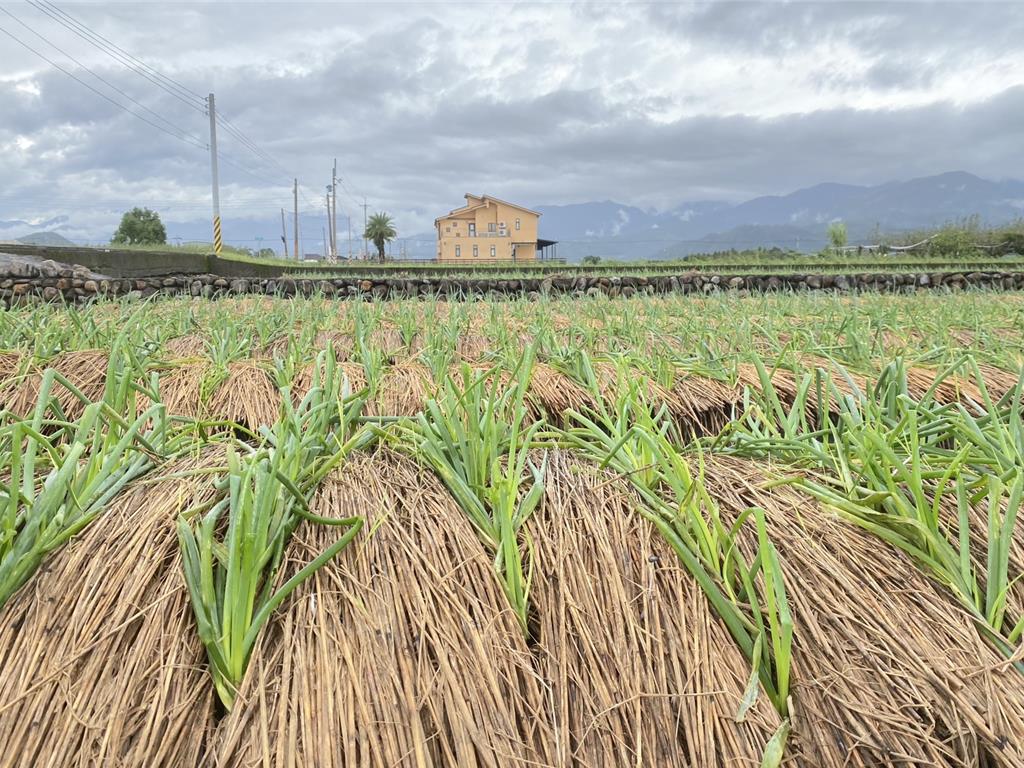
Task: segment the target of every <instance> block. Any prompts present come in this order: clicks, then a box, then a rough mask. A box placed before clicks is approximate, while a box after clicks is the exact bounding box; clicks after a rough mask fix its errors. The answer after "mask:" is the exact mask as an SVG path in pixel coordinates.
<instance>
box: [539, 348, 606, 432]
mask: <svg viewBox="0 0 1024 768" xmlns="http://www.w3.org/2000/svg"><path fill="white" fill-rule="evenodd" d="M528 396H529V398H530V399H531V400H534V401H536V402H537V403H539V404H540V406H541V408H543V409H544V411H545V412H546V413H547V414H548V416H549V417H551V419H552V421H555V422H559V423H560V422H563V421H564V419H565V413H566V412H567V411H569V410H570V409H571V410H574V411H576V412H577V413H588V412H591V411H595V410H597V403H596V402H595V401H594V398H593V396H592V395H591V394H590V392H588V391H587V390H586V389H585V388H584V387H582V386H580V385H579V384H578V383H576V382H575V381H574V380H573V379H572V378H570V377H569V376H566V375H565V374H564V373H562V372H561V371H559V370H558V369H557V368H554V367H552V366H551V365H548V364H547V363H535V364H534V366H533V371H532V372H531V374H530V385H529V389H528Z"/></svg>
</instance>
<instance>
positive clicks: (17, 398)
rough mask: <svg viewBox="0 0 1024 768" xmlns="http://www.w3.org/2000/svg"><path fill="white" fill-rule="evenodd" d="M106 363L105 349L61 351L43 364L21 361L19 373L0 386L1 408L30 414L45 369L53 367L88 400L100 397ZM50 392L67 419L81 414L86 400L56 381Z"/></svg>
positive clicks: (104, 379) (100, 398)
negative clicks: (83, 400) (82, 399)
mask: <svg viewBox="0 0 1024 768" xmlns="http://www.w3.org/2000/svg"><path fill="white" fill-rule="evenodd" d="M108 362H109V358H108V355H107V352H105V351H103V350H99V349H86V350H78V351H74V352H63V353H61V354H60V355H58V356H57V357H55V358H54V359H53V360H51V361H50V362H49V363H48V364H46V365H45V366H43V365H39V364H36V363H32V362H28V363H23V364H22V366H23V367H22V369H21V370H20V372H19V373H16V374H15V375H13V376H11V377H10V378H8V379H7V381H6V382H5V383H4V384H3V386H2V387H0V408H2V409H5V410H9V411H11V413H13V414H15V415H17V416H21V417H27V416H28V415H30V414H31V413H32V411H33V410H34V409H35V407H36V403H37V402H38V400H39V387H40V385H41V384H42V381H43V374H44V372H45V369H46V368H54V369H56V370H57V372H58V373H60V374H61V375H62V376H64V377H65V378H66V379H67V380H68V382H70V383H71V385H72V386H73V387H75V388H76V389H78V390H79V392H81V393H82V394H83V395H84V396H85V397H86V398H87V399H88V400H89V401H90V402H97V401H98V400H102V399H103V391H104V389H105V387H106V383H107V367H108ZM53 394H54V396H55V397H56V399H57V402H58V403H59V404H60V407H61V410H62V411H63V412H64V415H65V417H66V418H67V419H69V420H72V421H73V420H75V419H77V418H79V417H80V416H81V415H82V412H83V411H84V410H85V403H83V402H82V401H81V400H80V399H79V398H78V397H77V396H76V395H75V394H73V393H72V392H71V391H69V390H68V389H67V387H65V386H64V385H63V384H61V383H57V384H56V385H55V386H54V389H53Z"/></svg>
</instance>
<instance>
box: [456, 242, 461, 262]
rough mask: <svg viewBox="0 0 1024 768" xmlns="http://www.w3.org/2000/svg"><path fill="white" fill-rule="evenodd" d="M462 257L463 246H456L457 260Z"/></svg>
mask: <svg viewBox="0 0 1024 768" xmlns="http://www.w3.org/2000/svg"><path fill="white" fill-rule="evenodd" d="M461 255H462V246H461V245H456V246H455V258H456V259H457V258H459V257H460V256H461Z"/></svg>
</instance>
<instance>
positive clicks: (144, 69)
mask: <svg viewBox="0 0 1024 768" xmlns="http://www.w3.org/2000/svg"><path fill="white" fill-rule="evenodd" d="M28 2H29V3H30V4H31V5H32V6H33V7H34V8H36V9H37V10H39V11H41V12H42V13H44V14H46V15H47V16H48V17H49V18H51V19H53V20H54V21H56V22H57V23H59V24H61V25H62V26H63V27H65V28H66V29H69V30H71V31H72V32H74V33H75V34H76V35H78V36H79V37H81V38H82V39H84V40H86V41H87V42H89V43H91V44H92V45H93V46H94V47H96V48H98V49H99V50H101V51H102V52H104V53H106V54H107V55H108V56H110V57H111V58H112V59H114V61H116V62H118V63H119V64H122V65H124V66H126V67H127V68H128V69H130V70H131V71H133V72H135V73H136V74H139V75H141V76H142V77H144V78H146V80H148V81H149V82H151V83H153V84H154V85H156V86H157V87H159V88H161V89H163V90H164V91H165V92H167V93H170V94H171V95H172V96H174V97H176V98H177V99H179V100H180V101H183V102H184V103H185V104H186V105H187V106H189V107H190V108H192V109H195V110H197V111H199V112H201V113H204V114H205V113H206V100H205V99H204V98H202V97H200V96H199V95H198V94H196V93H195V92H194V91H192V90H190V89H189V88H187V87H186V86H183V85H181V84H180V83H178V82H177V81H176V80H174V79H173V78H170V77H167V76H166V75H163V74H162V73H160V72H159V71H158V70H156V69H155V68H153V67H151V66H150V65H148V64H146V63H145V62H144V61H142V60H141V59H139V58H137V57H135V56H133V55H131V54H130V53H128V52H127V51H125V50H124V49H123V48H121V47H119V46H117V45H116V44H114V43H113V42H111V41H110V40H109V39H107V38H105V37H103V35H101V34H99V33H98V32H95V31H94V30H92V29H91V28H90V27H88V26H87V25H86V24H84V23H83V22H80V21H78V20H77V19H75V18H74V17H72V16H71V15H70V14H68V13H66V12H64V11H62V10H61V9H60V8H58V7H57V6H56V5H54V4H53V3H48V2H46V0H39V1H38V2H37V1H36V0H28ZM47 6H48V7H47ZM51 9H52V10H51ZM0 10H2V9H0ZM4 12H5V13H7V15H8V16H11V18H14V20H15V21H17V22H18V23H19V24H21V25H22V26H24V27H25V28H26V29H28V30H29V31H30V32H32V33H33V34H34V35H36V36H37V37H39V38H40V39H41V40H44V41H45V42H48V43H49V44H50V45H52V46H53V47H54V48H56V49H57V50H58V51H60V52H61V53H63V54H64V55H65V56H67V57H68V58H69V59H71V61H73V62H74V63H75V64H77V65H78V66H79V67H81V68H82V69H84V70H86V71H87V72H89V73H90V74H91V75H93V76H94V77H96V78H97V79H98V80H100V81H102V82H103V83H105V84H106V85H108V86H109V87H110V88H112V89H113V90H115V91H117V92H118V93H120V94H121V95H122V96H124V97H125V98H127V99H129V100H130V101H132V102H133V103H135V104H137V105H138V106H139V107H141V108H142V109H144V110H146V111H147V112H149V113H150V114H153V115H154V116H155V117H157V118H158V119H160V120H162V121H164V122H166V123H168V124H169V125H171V126H172V127H174V128H175V129H176V130H182V129H180V128H178V127H177V126H174V124H173V123H171V122H170V121H168V120H167V119H166V118H164V117H162V116H161V115H158V114H157V113H156V112H154V111H153V110H151V109H150V108H149V107H147V106H145V105H144V104H142V103H140V102H138V101H137V100H135V99H134V98H132V97H131V96H130V95H128V94H127V93H125V92H124V91H123V90H121V89H120V88H118V87H117V86H115V85H113V84H112V83H110V82H109V81H107V80H105V79H104V78H102V77H101V76H100V75H98V74H96V73H95V72H93V71H92V70H91V69H89V68H88V67H87V66H85V65H84V64H83V63H82V62H80V61H78V60H77V59H76V58H74V57H73V56H71V55H70V54H69V53H67V52H66V51H64V50H62V49H61V48H60V47H59V46H57V45H56V44H55V43H53V42H51V41H50V40H48V39H47V38H45V37H43V36H42V35H41V34H39V33H38V32H36V31H35V30H33V29H32V28H31V27H29V26H28V25H27V24H25V23H24V22H23V21H21V20H20V19H18V18H17V17H15V16H13V14H11V13H10V12H8V11H4ZM56 14H60V16H58V15H56ZM61 16H62V17H64V18H61ZM65 19H66V20H65ZM164 81H166V82H164ZM168 84H169V85H168ZM182 93H184V94H186V95H190V96H189V97H188V98H185V97H183V96H182ZM196 100H198V101H199V102H200V103H196ZM217 122H218V123H219V124H221V125H225V127H226V128H227V130H229V131H230V132H231V133H232V134H233V135H234V136H235V137H236V138H238V139H239V141H241V142H242V144H243V145H244V146H245V147H246V148H247V149H249V150H250V151H252V152H253V153H254V154H256V155H257V157H259V158H261V159H264V160H267V161H269V162H271V163H272V164H274V165H276V166H277V167H278V168H280V169H281V170H282V171H283V173H284V175H285V176H286V177H290V176H291V175H292V174H290V173H289V172H288V171H287V169H285V168H284V167H283V166H281V165H280V163H277V161H276V160H274V159H273V158H272V157H270V155H269V154H268V153H266V152H265V151H263V150H261V149H260V148H259V147H258V146H257V145H256V144H255V142H253V141H252V140H251V139H249V138H248V137H247V136H245V135H244V134H242V132H241V131H240V130H238V129H237V128H236V127H235V126H233V125H231V124H230V123H228V121H227V120H226V119H225V118H223V117H221V116H219V115H218V116H217ZM182 132H183V133H186V135H189V134H187V132H185V131H183V130H182ZM189 136H190V138H192V139H193V141H194V142H197V146H200V147H201V148H203V149H208V148H209V147H208V145H206V144H204V143H203V142H202V140H201V139H198V138H197V137H195V136H191V135H189ZM217 157H218V158H219V159H221V160H223V161H224V162H225V163H227V164H228V165H231V166H233V167H235V168H237V169H238V170H240V171H242V172H243V173H246V174H248V175H249V176H251V177H253V178H254V179H256V180H258V181H261V182H263V183H264V184H269V185H271V186H277V185H278V184H279V182H275V181H271V180H269V179H267V178H266V177H264V176H261V175H260V174H257V173H255V172H253V171H251V170H249V169H248V168H246V167H244V166H242V165H241V164H240V163H238V162H236V161H234V160H232V159H231V158H229V157H227V156H225V155H224V153H222V152H220V151H218V152H217ZM307 203H309V201H308V200H307Z"/></svg>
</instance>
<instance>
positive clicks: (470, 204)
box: [434, 195, 555, 262]
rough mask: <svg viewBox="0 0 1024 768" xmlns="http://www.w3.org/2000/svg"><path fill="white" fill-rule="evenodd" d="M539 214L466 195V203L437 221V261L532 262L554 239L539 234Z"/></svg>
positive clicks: (484, 196) (485, 197)
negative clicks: (541, 237) (546, 238)
mask: <svg viewBox="0 0 1024 768" xmlns="http://www.w3.org/2000/svg"><path fill="white" fill-rule="evenodd" d="M539 220H540V214H539V213H537V212H536V211H531V210H530V209H529V208H523V207H522V206H521V205H515V204H513V203H506V202H505V201H504V200H498V199H496V198H493V197H488V196H487V195H481V196H478V195H466V204H465V205H464V206H462V207H461V208H456V209H455V210H454V211H452V212H451V213H449V214H448V215H447V216H442V217H441V218H439V219H436V220H435V221H434V226H435V227H436V228H437V258H438V261H462V262H474V261H515V262H520V261H533V260H535V259H537V258H538V257H541V258H543V257H544V255H545V251H546V249H548V248H551V249H552V251H553V249H554V246H555V243H554V242H553V241H551V240H540V239H538V237H537V224H538V221H539Z"/></svg>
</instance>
